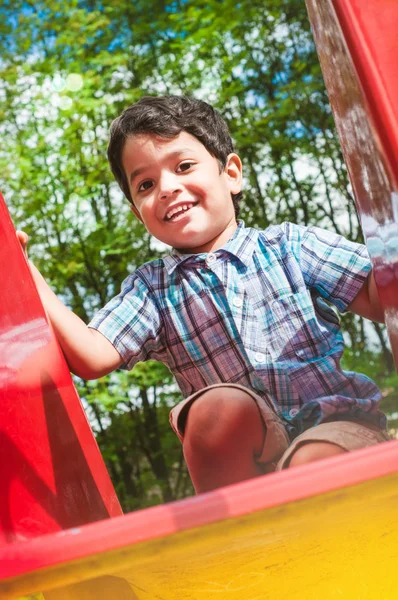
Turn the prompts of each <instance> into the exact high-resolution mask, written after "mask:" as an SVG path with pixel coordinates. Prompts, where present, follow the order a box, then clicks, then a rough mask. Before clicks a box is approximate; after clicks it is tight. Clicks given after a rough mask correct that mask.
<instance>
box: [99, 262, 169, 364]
mask: <svg viewBox="0 0 398 600" xmlns="http://www.w3.org/2000/svg"><path fill="white" fill-rule="evenodd" d="M88 326H89V327H91V328H92V329H96V330H98V331H99V332H100V333H102V335H104V336H105V337H106V338H107V339H108V340H109V341H110V342H111V344H113V346H114V347H115V348H116V350H117V351H118V352H119V354H120V355H121V357H122V358H123V360H124V364H123V365H122V367H123V368H127V369H132V368H133V366H134V365H135V363H137V362H139V361H144V360H147V359H149V358H153V359H157V358H159V357H160V354H161V353H162V347H163V344H162V334H161V331H162V326H161V318H160V314H159V310H158V308H157V306H156V302H155V301H154V299H153V293H152V292H151V290H149V289H148V286H147V285H146V283H145V282H144V281H143V280H142V279H141V278H140V277H139V276H137V275H135V274H134V275H130V276H129V277H127V279H125V280H124V282H123V284H122V288H121V292H120V294H118V295H117V296H115V297H114V298H112V300H110V302H108V304H106V306H104V308H102V309H101V310H99V311H98V312H97V313H96V314H95V315H94V317H93V319H92V320H91V322H90V323H89V325H88Z"/></svg>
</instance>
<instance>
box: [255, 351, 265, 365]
mask: <svg viewBox="0 0 398 600" xmlns="http://www.w3.org/2000/svg"><path fill="white" fill-rule="evenodd" d="M254 358H255V359H256V362H258V363H262V362H264V360H265V355H264V354H263V353H262V352H256V354H255V355H254Z"/></svg>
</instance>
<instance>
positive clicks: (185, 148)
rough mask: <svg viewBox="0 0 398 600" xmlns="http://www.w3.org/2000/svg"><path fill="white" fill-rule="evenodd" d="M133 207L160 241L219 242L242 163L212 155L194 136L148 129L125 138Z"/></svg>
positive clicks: (192, 249)
mask: <svg viewBox="0 0 398 600" xmlns="http://www.w3.org/2000/svg"><path fill="white" fill-rule="evenodd" d="M122 163H123V168H124V171H125V173H126V176H127V179H128V181H129V186H130V192H131V196H132V198H133V202H134V206H132V210H133V212H134V213H135V214H136V215H137V217H138V218H139V219H140V220H141V221H142V222H143V223H144V225H145V227H146V228H147V230H148V231H149V232H150V233H151V234H152V235H154V236H155V237H156V238H157V239H159V240H161V241H162V242H164V243H165V244H168V245H170V246H173V247H174V248H177V249H178V250H181V251H184V252H186V253H198V252H210V251H211V250H216V249H217V248H220V247H221V246H222V245H223V244H224V243H225V242H226V241H227V240H228V239H229V238H230V237H231V235H232V233H233V232H234V231H235V229H236V227H237V224H236V219H235V212H234V207H233V204H232V198H231V193H233V194H237V193H238V192H240V189H241V175H242V164H241V161H240V159H239V157H238V156H237V155H236V154H230V155H229V157H228V161H227V165H226V167H225V169H224V170H223V171H222V172H221V173H220V169H219V163H218V161H217V160H216V159H215V158H214V157H213V156H212V155H211V154H210V153H209V152H208V151H207V150H206V148H205V147H204V146H203V144H201V142H199V140H197V139H196V138H195V137H193V136H192V135H190V134H189V133H186V132H185V131H183V132H181V133H180V134H179V135H178V136H177V137H175V138H173V139H165V138H161V137H159V136H156V135H152V134H142V135H141V134H140V135H137V136H134V137H132V138H129V139H128V140H127V141H126V145H125V147H124V150H123V155H122Z"/></svg>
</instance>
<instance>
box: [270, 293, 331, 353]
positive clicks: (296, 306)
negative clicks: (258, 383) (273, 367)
mask: <svg viewBox="0 0 398 600" xmlns="http://www.w3.org/2000/svg"><path fill="white" fill-rule="evenodd" d="M264 333H265V336H266V340H267V347H268V350H269V352H270V354H271V357H272V359H273V360H274V361H295V362H297V361H305V362H308V361H311V360H316V359H318V358H320V357H322V356H324V355H325V354H326V353H327V352H328V351H329V350H330V349H331V347H332V344H331V341H330V339H329V335H328V330H327V328H326V327H324V326H322V325H321V324H320V323H319V321H318V320H317V318H316V314H315V310H314V305H313V302H312V299H311V294H310V292H309V291H308V290H304V291H302V292H297V293H295V294H289V295H286V296H282V297H280V298H278V299H276V300H271V301H270V302H269V303H268V304H267V307H266V315H265V332H264Z"/></svg>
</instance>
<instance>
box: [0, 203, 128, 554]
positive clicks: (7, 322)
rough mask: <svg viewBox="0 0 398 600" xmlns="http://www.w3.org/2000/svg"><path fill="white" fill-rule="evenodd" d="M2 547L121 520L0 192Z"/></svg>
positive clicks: (114, 496)
mask: <svg viewBox="0 0 398 600" xmlns="http://www.w3.org/2000/svg"><path fill="white" fill-rule="evenodd" d="M0 274H1V281H2V284H1V292H0V455H1V461H0V482H1V483H0V485H1V494H0V544H1V543H6V542H11V541H15V540H16V539H25V538H28V537H35V536H38V535H41V534H44V533H49V532H56V531H59V530H62V529H66V528H70V527H73V526H76V525H81V524H84V523H89V522H92V521H96V520H99V519H104V518H107V517H109V516H116V515H120V514H121V509H120V506H119V503H118V500H117V498H116V495H115V492H114V490H113V486H112V484H111V481H110V479H109V476H108V473H107V471H106V468H105V465H104V463H103V460H102V457H101V454H100V452H99V449H98V446H97V444H96V441H95V439H94V437H93V434H92V432H91V430H90V427H89V424H88V422H87V419H86V417H85V414H84V411H83V409H82V407H81V404H80V400H79V398H78V396H77V393H76V390H75V388H74V386H73V383H72V379H71V376H70V373H69V370H68V367H67V365H66V362H65V359H64V357H63V355H62V352H61V350H60V348H59V346H58V344H57V342H56V340H55V338H54V336H53V334H52V332H51V330H50V327H49V325H48V322H47V320H46V316H45V313H44V310H43V307H42V305H41V302H40V299H39V296H38V294H37V291H36V288H35V285H34V282H33V279H32V276H31V273H30V270H29V267H28V265H27V263H26V260H25V257H24V255H23V253H22V251H21V248H20V245H19V242H18V241H17V238H16V235H15V230H14V227H13V225H12V222H11V219H10V217H9V215H8V211H7V209H6V206H5V204H4V201H3V198H2V196H1V194H0Z"/></svg>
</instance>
